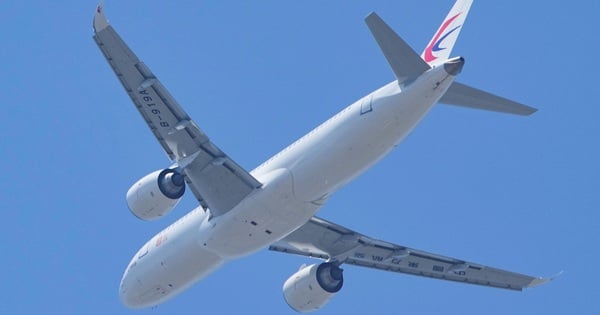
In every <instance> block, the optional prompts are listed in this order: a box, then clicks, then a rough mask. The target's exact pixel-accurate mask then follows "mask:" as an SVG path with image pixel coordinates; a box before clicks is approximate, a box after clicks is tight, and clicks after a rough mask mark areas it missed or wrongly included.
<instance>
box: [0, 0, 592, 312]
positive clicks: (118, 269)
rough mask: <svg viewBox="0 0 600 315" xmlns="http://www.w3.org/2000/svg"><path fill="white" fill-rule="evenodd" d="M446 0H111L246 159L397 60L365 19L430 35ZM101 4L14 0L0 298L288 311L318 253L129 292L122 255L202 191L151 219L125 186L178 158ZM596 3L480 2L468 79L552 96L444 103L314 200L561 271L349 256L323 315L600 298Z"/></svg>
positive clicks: (218, 134) (542, 305)
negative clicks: (422, 274) (140, 296)
mask: <svg viewBox="0 0 600 315" xmlns="http://www.w3.org/2000/svg"><path fill="white" fill-rule="evenodd" d="M452 4H453V1H451V0H404V1H327V2H326V1H211V2H209V1H155V0H147V1H108V2H107V3H106V8H105V11H106V14H107V16H108V18H109V20H110V21H111V23H112V25H113V26H114V27H115V28H116V29H117V31H118V32H119V33H120V34H121V35H122V37H123V38H124V39H125V40H126V41H127V43H128V44H129V45H130V47H131V48H132V49H133V50H134V51H135V52H136V53H137V54H138V56H139V57H140V58H141V59H142V60H144V61H145V62H146V63H147V64H148V65H149V66H150V67H151V69H152V70H153V71H154V73H155V74H157V75H158V76H159V78H160V79H161V80H162V82H163V84H164V85H165V86H166V87H167V88H168V89H169V90H170V91H171V93H172V94H173V95H174V96H175V98H176V99H177V100H178V101H179V102H180V104H181V105H182V106H183V107H184V108H185V109H186V110H187V111H188V113H189V114H190V116H192V117H193V118H194V119H195V121H196V122H197V123H198V125H200V126H201V127H202V128H203V129H204V130H205V131H206V132H207V134H208V135H209V136H210V137H211V138H212V139H213V141H214V142H215V143H216V144H218V145H219V146H220V147H221V149H223V150H224V151H225V152H227V153H228V154H229V155H230V156H231V157H232V158H234V159H235V160H236V161H237V162H238V163H239V164H241V165H242V166H244V167H245V168H247V169H249V170H250V169H252V168H254V167H255V166H257V165H258V164H260V163H261V162H262V161H264V160H266V159H267V158H269V157H270V156H271V155H273V154H275V153H277V152H278V151H279V150H281V149H282V148H284V147H285V146H286V145H288V144H289V143H291V142H292V141H294V140H296V139H297V138H299V137H300V136H302V135H303V134H305V133H307V132H308V131H310V130H311V129H312V128H314V127H316V126H317V125H318V124H319V123H321V122H323V121H324V120H326V119H327V118H328V117H330V116H331V115H333V114H335V113H336V112H338V111H340V110H341V109H343V108H344V107H345V106H347V105H348V104H350V103H352V102H354V101H355V100H357V99H358V98H360V97H362V96H363V95H365V94H367V93H369V92H370V91H372V90H374V89H376V88H378V87H379V86H381V85H383V84H385V83H387V82H389V81H391V80H392V79H393V74H392V72H391V70H390V69H389V67H388V65H387V63H386V61H385V59H384V58H383V56H382V54H381V52H380V51H379V49H378V47H377V45H376V44H375V41H374V40H373V39H372V37H371V35H370V33H369V31H368V29H367V27H366V26H365V24H364V22H363V18H364V17H365V16H366V15H367V14H368V13H369V12H371V11H377V12H378V13H379V14H380V15H381V16H382V18H383V19H384V20H386V21H387V22H388V23H389V24H390V25H391V26H392V27H393V28H394V29H395V30H396V31H397V32H398V33H399V34H400V35H401V36H402V37H403V38H404V39H405V40H406V41H407V42H408V43H409V44H411V45H412V46H413V47H414V48H415V49H416V50H417V51H418V52H421V50H422V48H423V47H424V46H425V45H426V44H427V42H428V40H429V39H430V38H431V36H432V35H433V33H434V32H435V30H436V29H437V27H438V26H439V24H440V23H441V22H442V20H443V18H444V17H445V16H446V14H447V12H448V10H449V9H450V7H451V6H452ZM95 6H96V3H95V1H87V0H86V1H81V0H77V1H75V0H65V1H42V0H33V1H16V0H4V1H2V2H1V4H0V60H1V61H0V99H1V100H2V105H0V108H1V109H2V115H1V117H2V118H1V123H0V134H1V135H2V136H1V137H0V157H1V159H2V160H1V161H2V165H3V171H2V174H3V175H2V179H1V180H0V200H2V203H1V204H2V206H1V209H2V210H1V211H2V219H1V220H0V244H1V245H0V246H1V247H0V248H1V250H2V251H1V254H0V255H1V256H0V257H1V260H0V280H1V285H0V314H59V313H61V314H257V313H259V314H292V313H293V311H292V310H291V309H289V308H288V306H287V305H286V303H285V302H284V300H283V297H282V293H281V287H282V285H283V282H284V281H285V280H286V279H287V278H288V277H289V276H290V275H292V274H293V273H294V272H295V271H296V270H297V269H298V267H299V266H300V265H301V264H303V263H313V262H317V261H313V260H310V259H306V258H303V257H296V256H290V255H284V254H280V253H273V252H269V251H268V250H264V251H261V252H259V253H257V254H255V255H252V256H249V257H246V258H243V259H240V260H237V261H234V262H232V263H229V264H227V265H225V266H224V267H223V268H222V269H220V270H218V271H217V272H216V273H214V274H212V275H211V276H209V277H208V278H206V279H205V280H204V281H202V282H200V283H198V284H196V285H195V286H194V287H192V288H191V289H190V290H188V291H186V292H185V293H183V294H181V295H180V296H178V297H176V298H175V299H173V300H170V301H169V302H167V303H165V304H163V305H161V306H159V307H157V308H155V309H147V310H141V311H132V310H128V309H126V308H125V307H123V306H122V305H121V304H120V301H119V299H118V285H119V280H120V277H121V275H122V272H123V270H124V268H125V267H126V265H127V263H128V262H129V260H130V258H131V257H132V255H133V254H134V253H135V252H136V251H137V249H138V248H139V247H140V246H141V245H143V244H144V242H146V240H147V239H149V238H150V237H152V236H153V235H154V234H155V233H157V232H159V231H160V230H161V229H163V228H164V227H166V226H167V225H169V224H170V223H172V222H173V221H175V220H176V219H177V218H178V217H180V216H182V215H184V214H185V213H186V212H187V211H189V210H190V209H192V208H194V207H196V203H195V200H194V198H193V196H192V195H191V194H188V195H186V196H185V198H184V200H183V201H182V202H181V203H180V205H179V206H178V207H177V209H175V210H174V211H173V212H172V213H171V214H170V215H169V216H168V217H166V218H164V219H162V220H159V221H156V222H142V221H139V220H137V219H136V218H135V217H133V216H132V215H131V214H130V213H129V210H128V209H127V206H126V203H125V199H124V197H125V192H126V191H127V189H128V188H129V186H130V185H131V184H133V182H135V181H136V180H137V179H139V178H141V177H142V176H144V175H146V174H147V173H149V172H151V171H154V170H157V169H162V168H164V167H167V166H168V165H169V164H168V159H167V158H166V156H165V154H163V152H162V150H161V147H160V146H159V145H158V143H157V142H156V141H155V139H154V137H153V136H152V135H151V133H150V132H149V131H148V129H147V127H146V125H145V124H144V123H143V121H142V119H141V118H140V117H139V114H138V113H137V111H136V110H135V108H134V107H133V105H132V103H131V101H130V100H129V98H128V97H127V95H126V94H125V92H124V91H123V89H122V87H121V85H120V84H119V82H118V80H117V79H116V77H115V76H114V74H113V73H112V71H111V69H110V68H109V66H108V64H107V63H106V61H105V60H104V58H103V56H102V55H101V53H100V52H99V50H98V48H97V47H96V45H95V43H94V41H93V40H92V27H91V26H92V17H93V13H94V9H95ZM599 12H600V2H598V1H596V0H575V1H570V2H565V1H554V0H551V1H544V2H540V1H517V0H504V1H485V0H479V1H477V0H476V1H475V3H474V4H473V7H472V9H471V12H470V15H469V18H468V19H467V22H466V24H465V27H464V29H463V30H462V33H461V36H460V38H459V41H458V43H457V45H456V47H455V49H454V54H455V55H462V56H464V57H465V58H466V65H465V68H464V69H463V73H462V74H461V75H460V77H459V80H460V81H462V82H465V83H468V84H471V85H474V86H477V87H479V88H483V89H486V90H489V91H492V92H494V93H497V94H499V95H503V96H506V97H509V98H512V99H515V100H518V101H521V102H523V103H526V104H529V105H532V106H535V107H538V108H539V112H538V113H536V114H534V115H533V116H531V117H516V116H510V115H502V114H495V113H490V112H483V111H475V110H469V109H464V108H457V107H450V106H445V105H438V106H437V107H436V108H434V109H433V111H432V112H431V113H430V114H429V116H428V117H426V118H425V119H424V121H423V122H422V123H421V124H420V125H419V126H418V127H417V128H416V130H415V131H414V133H413V134H411V135H410V136H409V137H408V138H407V139H406V140H405V141H404V142H403V143H402V144H401V145H400V146H399V147H398V148H397V149H396V150H395V151H393V152H392V153H391V154H390V155H389V156H388V157H387V158H386V159H385V160H383V161H382V162H381V163H379V164H378V165H376V166H375V167H373V168H372V169H371V170H369V171H368V172H367V173H366V174H365V175H363V176H361V177H360V178H358V179H357V180H356V181H354V182H353V183H351V184H350V185H348V186H347V187H345V188H344V189H342V190H341V191H339V192H338V193H337V194H336V195H334V196H333V197H332V198H331V200H330V202H329V204H327V205H326V206H325V207H324V208H323V209H322V210H321V212H320V213H319V215H320V216H322V217H324V218H326V219H329V220H332V221H335V222H337V223H339V224H342V225H345V226H347V227H349V228H352V229H355V230H358V231H360V232H362V233H364V234H367V235H370V236H373V237H376V238H381V239H385V240H388V241H392V242H395V243H398V244H402V245H406V246H410V247H415V248H419V249H423V250H427V251H431V252H436V253H440V254H444V255H449V256H453V257H458V258H462V259H466V260H471V261H474V262H478V263H482V264H487V265H491V266H495V267H499V268H504V269H509V270H514V271H518V272H522V273H527V274H532V275H539V276H551V275H553V274H555V273H557V272H559V271H561V270H564V274H563V275H562V276H561V277H559V278H558V279H556V280H555V281H554V282H552V283H550V284H548V285H545V286H542V287H539V288H536V289H531V290H528V291H526V292H522V293H521V292H513V291H504V290H498V289H491V288H485V287H479V286H470V285H464V284H458V283H448V282H443V281H437V280H431V279H426V278H419V277H413V276H406V275H401V274H394V273H386V272H382V271H376V270H369V269H364V268H359V267H353V266H346V267H345V286H344V288H343V289H342V291H341V292H340V293H339V294H338V295H337V296H336V297H334V298H333V300H332V301H331V302H330V304H329V305H327V306H326V308H324V309H323V310H322V311H320V312H319V313H318V314H367V313H368V314H380V313H385V314H406V313H410V314H440V313H445V314H573V313H576V314H599V313H600V287H599V285H598V280H600V278H599V276H598V268H597V267H598V261H599V258H600V253H599V249H598V242H599V241H600V166H599V164H598V161H600V149H599V135H600V124H599V123H598V119H599V117H600V109H599V108H600V106H599V105H600V104H599V101H598V98H597V97H598V83H597V82H598V78H597V77H598V73H600V69H599V67H598V61H597V60H596V58H595V57H594V56H595V54H596V53H598V51H600V44H599V42H600V41H599V39H600V38H599V36H598V23H597V19H598V13H599Z"/></svg>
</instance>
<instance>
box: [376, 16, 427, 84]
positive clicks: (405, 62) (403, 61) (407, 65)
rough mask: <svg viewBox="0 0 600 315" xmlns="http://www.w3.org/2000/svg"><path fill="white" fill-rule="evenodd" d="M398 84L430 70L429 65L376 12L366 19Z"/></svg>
mask: <svg viewBox="0 0 600 315" xmlns="http://www.w3.org/2000/svg"><path fill="white" fill-rule="evenodd" d="M365 22H366V23H367V26H368V27H369V29H370V30H371V33H372V34H373V37H375V41H377V44H378V45H379V48H381V51H382V52H383V55H384V56H385V58H386V59H387V61H388V63H389V64H390V67H391V68H392V71H394V74H395V75H396V78H397V79H398V83H403V82H405V81H410V80H413V79H415V78H416V77H418V76H420V75H421V74H422V73H423V72H425V71H427V70H429V69H430V67H429V65H427V63H425V62H424V61H423V59H421V57H420V56H419V55H418V54H417V53H416V52H415V51H414V50H413V49H412V48H410V46H408V44H407V43H406V42H405V41H404V40H403V39H402V38H400V36H398V34H396V32H394V30H392V29H391V28H390V27H389V26H388V25H387V24H386V23H385V22H384V21H383V20H382V19H381V18H380V17H379V16H378V15H377V14H376V13H375V12H373V13H371V14H369V15H368V16H367V17H366V18H365Z"/></svg>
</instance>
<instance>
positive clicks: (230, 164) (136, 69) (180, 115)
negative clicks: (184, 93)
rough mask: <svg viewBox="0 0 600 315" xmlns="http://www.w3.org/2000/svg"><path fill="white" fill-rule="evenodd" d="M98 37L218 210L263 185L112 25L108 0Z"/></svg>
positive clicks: (190, 178) (152, 124) (193, 185)
mask: <svg viewBox="0 0 600 315" xmlns="http://www.w3.org/2000/svg"><path fill="white" fill-rule="evenodd" d="M94 40H95V41H96V44H97V45H98V47H99V48H100V50H101V51H102V53H103V54H104V57H105V58H106V60H107V61H108V63H109V65H110V66H111V68H112V69H113V71H114V72H115V74H116V75H117V78H119V81H120V82H121V84H122V85H123V87H124V88H125V91H126V92H127V94H128V95H129V97H130V98H131V100H132V101H133V103H134V104H135V107H136V108H137V110H138V111H139V112H140V114H141V115H142V117H143V118H144V121H145V122H146V124H147V125H148V127H149V128H150V130H151V131H152V133H153V134H154V136H155V137H156V139H157V140H158V142H159V143H160V144H161V146H162V147H163V149H164V151H165V153H166V154H167V155H168V157H169V159H170V160H171V161H174V162H176V165H177V166H178V167H179V168H180V169H181V170H182V171H183V173H184V174H185V175H186V182H187V183H188V185H189V187H190V189H191V190H192V192H193V193H194V195H195V196H196V198H197V199H198V201H199V202H200V204H201V205H202V206H203V207H204V208H210V211H211V214H212V215H213V216H218V215H221V214H223V213H225V212H227V211H229V210H231V209H232V208H233V207H235V206H236V205H237V204H238V203H239V202H240V201H241V200H242V199H244V198H245V197H246V196H247V195H248V194H250V193H251V192H252V191H253V190H254V189H256V188H258V187H260V186H261V185H262V184H261V183H260V182H259V181H258V180H256V179H255V178H254V177H253V176H252V175H250V173H248V172H247V171H246V170H244V169H243V168H242V167H241V166H239V165H238V164H237V163H235V161H233V160H232V159H231V158H229V157H228V156H227V155H226V154H225V153H224V152H223V151H221V150H220V149H219V148H218V147H217V146H216V145H215V144H213V143H212V142H211V141H210V139H209V138H208V136H207V135H206V134H205V133H204V131H202V129H200V128H199V127H198V126H197V125H196V123H195V122H194V121H193V120H192V119H191V118H190V117H189V116H188V114H187V113H186V112H185V111H184V110H183V109H182V108H181V106H179V104H178V103H177V101H176V100H175V99H174V98H173V97H172V96H171V94H170V93H169V91H167V89H166V88H165V87H164V86H163V85H162V84H161V82H160V81H159V80H158V78H157V77H156V76H155V75H154V74H153V73H152V71H151V70H150V69H149V68H148V67H147V66H146V65H145V64H144V63H143V62H142V61H140V60H139V59H138V57H137V56H136V55H135V53H134V52H133V51H131V49H129V47H128V46H127V44H125V42H124V41H123V40H122V39H121V37H120V36H119V34H117V32H116V31H115V30H114V29H113V28H112V27H111V26H110V25H109V23H108V21H107V20H106V17H105V16H104V12H103V7H102V4H100V5H99V6H98V9H97V10H96V14H95V16H94Z"/></svg>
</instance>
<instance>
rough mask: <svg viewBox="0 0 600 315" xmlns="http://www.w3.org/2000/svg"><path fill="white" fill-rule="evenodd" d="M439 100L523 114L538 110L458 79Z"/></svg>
mask: <svg viewBox="0 0 600 315" xmlns="http://www.w3.org/2000/svg"><path fill="white" fill-rule="evenodd" d="M439 102H440V103H444V104H449V105H456V106H464V107H471V108H476V109H483V110H489V111H494V112H500V113H508V114H515V115H523V116H527V115H531V114H533V113H535V112H536V111H537V109H535V108H533V107H529V106H527V105H523V104H521V103H517V102H515V101H511V100H509V99H506V98H503V97H500V96H497V95H494V94H491V93H488V92H485V91H482V90H478V89H476V88H473V87H470V86H468V85H465V84H462V83H458V82H456V81H455V82H454V83H452V85H451V86H450V88H448V91H447V92H446V94H444V96H442V98H441V99H440V101H439Z"/></svg>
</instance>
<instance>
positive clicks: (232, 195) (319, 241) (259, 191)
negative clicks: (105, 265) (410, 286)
mask: <svg viewBox="0 0 600 315" xmlns="http://www.w3.org/2000/svg"><path fill="white" fill-rule="evenodd" d="M471 4H472V0H457V1H456V2H455V4H454V6H453V7H452V8H451V10H450V12H449V14H448V16H447V17H446V19H445V20H444V21H443V23H442V24H441V26H440V27H439V29H438V30H437V31H436V33H435V34H434V36H433V38H432V39H431V41H430V42H429V44H428V45H427V46H426V48H425V50H424V51H423V53H422V54H421V55H419V54H417V53H416V52H415V51H414V50H413V49H412V48H411V47H410V46H409V45H408V44H407V43H406V42H405V41H404V40H403V39H402V38H401V37H399V36H398V35H397V34H396V33H395V32H394V31H393V30H392V29H391V28H390V27H389V26H388V25H387V24H386V23H385V22H384V21H383V20H382V19H381V18H380V17H379V16H378V15H377V14H376V13H371V14H369V15H368V16H367V17H366V19H365V22H366V24H367V26H368V28H369V29H370V31H371V33H372V35H373V36H374V38H375V41H376V42H377V44H378V45H379V47H380V49H381V51H382V52H383V55H384V56H385V58H386V59H387V62H388V63H389V66H390V67H391V69H392V71H393V73H394V75H395V77H396V80H394V81H392V82H390V83H388V84H386V85H384V86H382V87H381V88H379V89H377V90H375V91H373V92H372V93H369V94H368V95H366V96H364V97H362V98H361V99H359V100H357V101H356V102H354V103H353V104H351V105H350V106H348V107H346V108H345V109H343V110H342V111H340V112H339V113H338V114H336V115H334V116H333V117H331V118H330V119H328V120H327V121H325V122H324V123H323V124H321V125H320V126H318V127H316V128H315V129H314V130H312V131H311V132H309V133H308V134H306V135H305V136H303V137H302V138H300V139H299V140H297V141H295V142H293V143H292V144H291V145H289V146H288V147H286V148H285V149H283V150H282V151H281V152H279V153H277V154H276V155H274V156H273V157H271V158H270V159H268V160H267V161H265V162H264V163H262V164H261V165H259V166H258V167H256V168H255V169H254V170H252V171H251V172H248V171H247V170H245V169H244V168H243V167H241V166H240V165H239V164H237V163H236V162H235V161H234V160H233V159H232V158H231V157H229V156H228V155H227V154H225V153H224V152H223V151H222V150H221V149H219V147H217V145H216V144H214V143H213V142H212V141H211V140H210V138H209V137H208V136H207V135H206V133H205V132H204V131H203V130H202V129H201V128H200V127H199V126H198V125H197V124H196V123H195V122H194V121H193V120H192V119H191V118H190V117H189V116H188V114H187V113H186V112H185V111H184V110H183V108H182V107H181V106H180V105H179V104H178V103H177V101H176V100H175V98H173V96H171V94H170V93H169V92H168V91H167V89H166V88H165V87H164V86H163V85H162V83H161V82H160V81H159V80H158V78H157V77H156V76H155V75H154V74H153V72H152V71H151V70H150V68H148V66H146V65H145V64H144V63H143V62H142V61H140V60H139V59H138V57H137V56H136V55H135V53H134V52H133V51H131V50H130V49H129V47H128V46H127V44H125V42H124V41H123V40H122V39H121V37H120V36H119V35H118V34H117V32H116V31H115V30H114V29H113V27H112V26H111V25H109V23H108V21H107V19H106V17H105V15H104V9H103V3H102V2H101V3H100V4H99V5H98V7H97V10H96V13H95V16H94V20H93V28H94V36H93V38H94V40H95V42H96V44H97V45H98V47H99V48H100V50H101V52H102V53H103V55H104V57H105V58H106V60H107V61H108V63H109V65H110V67H111V68H112V69H113V71H114V72H115V74H116V75H117V77H118V79H119V80H120V82H121V84H122V85H123V87H124V88H125V91H126V92H127V94H128V95H129V97H130V98H131V100H132V101H133V103H134V105H135V106H136V108H137V109H138V111H139V112H140V114H141V115H142V118H143V119H144V121H145V122H146V124H147V125H148V127H149V128H150V130H151V131H152V133H153V134H154V136H155V137H156V139H157V140H158V142H159V143H160V145H161V146H162V148H163V149H164V151H165V153H166V154H167V155H168V157H169V159H170V161H171V165H170V166H169V167H167V168H164V169H160V170H157V171H154V172H152V173H150V174H148V175H146V176H144V177H143V178H141V179H140V180H139V181H137V182H136V183H135V184H134V185H133V186H131V188H130V189H129V190H128V192H127V195H126V201H127V204H128V207H129V209H130V211H131V212H132V213H133V214H134V215H135V216H136V217H138V218H139V219H142V220H155V219H159V218H162V217H163V216H165V215H166V214H168V213H169V212H171V211H172V210H173V208H175V206H176V205H177V203H178V202H179V200H180V199H181V197H182V196H183V195H184V192H185V190H186V189H188V190H191V192H192V194H193V195H194V196H195V198H196V199H197V201H198V203H199V206H198V207H197V208H196V209H194V210H192V211H190V212H189V213H187V214H186V215H185V216H183V217H182V218H180V219H179V220H177V221H176V222H175V223H173V224H171V225H170V226H168V227H167V228H165V229H164V230H162V231H161V232H159V233H158V234H156V235H155V236H154V237H152V239H150V240H149V241H148V242H147V243H146V244H144V245H143V246H142V247H141V248H140V249H139V251H138V252H137V253H136V254H135V255H134V256H133V258H132V259H131V261H130V263H129V265H128V266H127V268H126V270H125V272H124V274H123V276H122V279H121V283H120V288H119V296H120V299H121V301H122V303H123V304H124V305H125V306H127V307H129V308H144V307H152V306H156V305H158V304H160V303H162V302H164V301H166V300H168V299H170V298H172V297H174V296H176V295H177V294H179V293H181V292H182V291H184V290H186V289H187V288H189V287H190V286H192V285H193V284H195V283H197V282H198V281H200V280H201V279H203V278H204V277H206V276H207V275H209V274H211V273H212V272H215V271H216V270H217V269H218V268H219V267H221V266H222V265H223V264H225V263H226V262H228V261H231V260H234V259H236V258H239V257H242V256H246V255H250V254H252V253H255V252H257V251H260V250H262V249H264V248H266V247H268V248H269V249H270V250H272V251H276V252H282V253H289V254H296V255H301V256H306V257H312V258H316V259H320V260H321V262H319V263H315V264H312V265H303V266H302V267H301V268H300V270H298V271H297V272H296V273H294V274H293V275H292V276H291V277H290V278H289V279H287V280H286V281H285V283H284V285H283V293H284V299H285V301H286V302H287V304H288V305H289V306H290V307H291V308H292V309H294V310H296V311H298V312H308V311H313V310H317V309H320V308H322V307H323V306H325V305H326V304H327V303H328V302H329V301H330V300H331V298H332V297H333V296H334V295H335V294H336V293H338V292H339V291H340V290H341V288H342V286H343V283H344V277H343V270H342V268H341V266H342V265H344V264H346V265H354V266H362V267H367V268H374V269H380V270H384V271H391V272H397V273H403V274H409V275H417V276H422V277H430V278H435V279H441V280H449V281H457V282H462V283H470V284H477V285H483V286H489V287H496V288H503V289H511V290H523V289H525V288H530V287H535V286H538V285H541V284H544V283H547V282H549V281H551V280H552V279H553V278H542V277H532V276H528V275H524V274H519V273H515V272H510V271H505V270H501V269H497V268H493V267H489V266H484V265H481V264H478V263H474V262H469V261H465V260H462V259H457V258H451V257H446V256H442V255H438V254H433V253H429V252H426V251H422V250H419V249H414V248H410V247H407V246H404V245H399V244H395V243H391V242H387V241H383V240H379V239H376V238H373V237H370V236H367V235H363V234H361V233H359V232H356V231H353V230H351V229H349V228H346V227H343V226H341V225H339V224H336V223H333V222H330V221H327V220H325V219H323V218H321V217H317V216H316V213H317V212H318V211H319V210H320V209H321V208H322V207H323V206H325V205H326V203H327V201H328V199H329V198H330V197H331V196H332V195H333V194H334V193H335V192H336V191H337V190H338V189H340V188H341V187H342V186H344V185H346V184H348V183H349V182H350V181H352V180H354V179H355V178H356V177H358V176H359V175H360V174H361V173H363V172H364V171H366V170H367V169H368V168H370V167H371V166H373V165H374V164H375V163H377V162H378V161H379V160H381V159H382V158H383V157H384V156H386V155H387V154H388V153H390V151H392V149H393V148H394V147H396V146H397V145H398V144H399V143H400V142H401V141H402V140H403V139H404V138H405V137H406V136H407V135H408V134H409V133H410V132H411V131H412V130H413V129H414V128H415V127H416V126H417V124H418V123H419V122H420V121H421V119H423V118H424V117H425V116H426V114H427V113H428V112H429V111H430V110H431V108H432V107H433V106H434V105H435V104H437V103H444V104H450V105H457V106H463V107H470V108H475V109H483V110H489V111H495V112H503V113H508V114H517V115H530V114H532V113H534V112H535V111H536V109H535V108H532V107H529V106H526V105H523V104H521V103H517V102H514V101H511V100H508V99H506V98H503V97H500V96H496V95H493V94H491V93H488V92H485V91H483V90H479V89H476V88H473V87H471V86H469V85H466V84H463V83H459V82H457V81H455V78H456V76H457V75H458V74H459V73H460V72H461V70H462V68H463V65H464V62H465V60H464V58H463V57H451V51H452V48H453V46H454V44H455V42H456V40H457V38H458V35H459V33H460V31H461V29H462V26H463V24H464V22H465V19H466V17H467V13H468V12H469V9H470V7H471Z"/></svg>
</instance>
